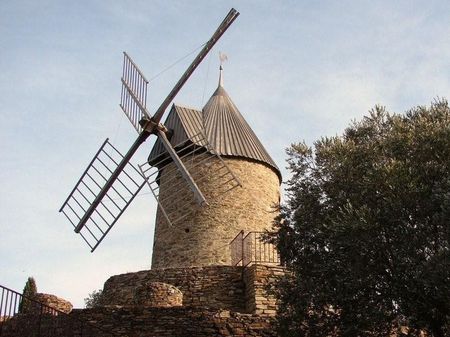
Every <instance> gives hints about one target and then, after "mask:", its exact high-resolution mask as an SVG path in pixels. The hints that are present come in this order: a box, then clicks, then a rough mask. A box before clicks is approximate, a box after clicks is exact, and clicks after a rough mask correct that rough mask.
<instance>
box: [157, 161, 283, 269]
mask: <svg viewBox="0 0 450 337" xmlns="http://www.w3.org/2000/svg"><path fill="white" fill-rule="evenodd" d="M224 161H225V162H226V164H227V165H228V166H229V168H230V169H231V171H232V172H233V173H234V174H235V175H236V176H237V177H238V179H239V180H240V182H241V184H242V187H237V188H235V189H233V190H232V191H230V192H228V193H226V194H224V195H223V197H221V198H219V199H216V200H214V201H212V202H211V203H210V205H209V206H207V207H203V208H198V207H197V208H195V203H194V201H193V197H192V193H191V192H190V191H189V190H188V189H187V187H186V185H185V184H184V183H182V182H181V177H178V178H175V177H174V176H173V175H175V174H176V170H174V169H173V167H172V166H173V163H172V164H170V165H169V166H168V167H167V168H166V169H165V170H163V171H162V174H161V177H160V200H161V201H162V203H163V205H164V207H165V209H166V210H167V211H168V213H173V212H175V213H176V212H179V213H180V215H181V214H184V208H185V207H187V208H194V209H195V211H194V212H193V213H191V214H190V215H189V216H186V217H185V218H183V220H181V221H179V222H178V223H175V224H173V226H169V225H168V223H167V221H166V219H165V217H164V215H163V214H162V212H161V211H160V210H158V212H157V216H156V227H155V240H154V247H153V257H152V269H159V268H178V267H191V266H209V265H229V264H230V263H231V254H230V249H229V243H230V241H231V240H232V239H233V238H234V237H235V236H236V235H237V234H238V233H239V232H240V231H241V230H244V231H245V232H250V231H264V230H266V229H270V228H271V227H272V221H273V219H274V217H275V215H276V213H275V211H274V209H275V208H274V207H275V206H276V205H278V203H279V198H280V192H279V187H280V181H279V178H278V176H277V174H276V173H275V172H274V171H273V169H272V168H269V167H268V166H266V165H264V164H261V163H258V162H254V161H249V160H244V159H236V158H224ZM192 164H195V160H194V162H193V163H192ZM219 165H221V163H220V161H219V160H218V159H214V160H213V161H211V162H209V163H208V165H206V164H205V165H200V166H199V167H198V168H196V170H195V172H193V175H194V174H195V176H196V177H207V179H204V180H203V181H200V182H199V188H200V189H201V190H202V192H203V193H204V194H205V195H212V194H215V193H216V191H215V190H216V189H217V185H218V184H217V181H215V180H214V179H215V178H217V177H215V175H212V176H211V172H214V170H215V168H216V167H218V166H219ZM171 167H172V168H171ZM210 176H211V177H210ZM198 180H200V179H198ZM180 195H181V196H182V200H181V201H180V202H178V203H174V202H173V199H174V197H175V196H177V197H179V196H180Z"/></svg>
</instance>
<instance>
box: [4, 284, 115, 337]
mask: <svg viewBox="0 0 450 337" xmlns="http://www.w3.org/2000/svg"><path fill="white" fill-rule="evenodd" d="M0 336H1V337H68V336H74V337H75V336H77V337H94V336H96V337H97V336H102V337H114V336H115V335H114V334H113V333H111V332H108V331H106V330H104V329H102V328H99V327H97V326H95V325H93V324H91V323H89V322H87V321H83V320H81V319H79V318H76V317H73V316H72V315H69V314H67V313H65V312H63V311H61V310H58V309H55V308H52V307H50V306H48V305H45V304H43V303H40V302H38V301H36V300H34V299H32V298H29V297H26V296H23V295H22V294H20V293H18V292H16V291H14V290H11V289H9V288H7V287H4V286H2V285H0Z"/></svg>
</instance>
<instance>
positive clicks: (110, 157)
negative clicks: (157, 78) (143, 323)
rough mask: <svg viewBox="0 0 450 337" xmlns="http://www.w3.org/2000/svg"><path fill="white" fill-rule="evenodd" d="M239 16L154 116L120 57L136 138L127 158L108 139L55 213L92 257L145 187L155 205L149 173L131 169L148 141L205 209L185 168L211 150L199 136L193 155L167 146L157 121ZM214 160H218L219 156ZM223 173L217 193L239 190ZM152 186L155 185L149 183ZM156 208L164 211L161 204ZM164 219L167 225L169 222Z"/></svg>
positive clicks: (142, 86) (136, 73) (232, 15)
mask: <svg viewBox="0 0 450 337" xmlns="http://www.w3.org/2000/svg"><path fill="white" fill-rule="evenodd" d="M238 15H239V12H237V11H236V10H235V9H231V10H230V12H229V13H228V14H227V16H226V17H225V19H224V20H223V21H222V23H221V24H220V25H219V27H218V28H217V30H216V31H215V32H214V34H213V35H212V37H211V38H210V39H209V40H208V42H207V43H206V44H205V45H204V47H203V48H202V50H201V51H200V52H199V54H198V55H197V56H196V58H195V59H194V60H193V61H192V63H191V64H190V66H189V67H188V68H187V70H186V71H185V72H184V74H183V75H182V76H181V78H180V79H179V80H178V82H177V83H176V84H175V86H174V87H173V89H172V90H171V91H170V93H169V94H168V95H167V97H166V98H165V99H164V101H163V102H162V103H161V105H160V106H159V108H158V109H157V110H156V112H155V113H154V114H153V116H152V115H151V114H150V113H149V111H148V110H147V108H146V100H147V85H148V81H147V80H146V78H145V76H144V75H143V74H142V72H141V71H140V70H139V68H138V67H137V65H136V64H135V63H134V62H133V60H132V59H131V58H130V56H129V55H128V54H127V53H125V52H124V63H123V74H122V79H121V80H122V93H121V101H120V107H121V108H122V110H123V112H124V113H125V115H126V116H127V117H128V119H129V120H130V122H131V124H132V125H133V127H134V128H135V129H136V131H137V132H138V137H137V139H136V140H135V142H134V143H133V145H132V146H131V148H130V149H129V150H128V152H127V153H126V154H125V155H122V154H121V153H120V152H119V150H117V149H116V148H115V147H114V146H113V145H112V144H111V143H110V142H109V139H106V140H105V142H104V143H103V144H102V145H101V147H100V149H99V150H98V151H97V153H96V154H95V156H94V158H93V159H92V161H91V162H90V163H89V165H88V167H87V168H86V170H85V171H84V173H83V174H82V176H81V178H80V179H79V181H78V182H77V184H76V185H75V187H74V188H73V190H72V192H71V193H70V194H69V196H68V197H67V199H66V200H65V202H64V203H63V205H62V207H61V208H60V210H59V211H60V212H62V213H63V214H64V215H65V216H66V218H67V219H68V220H69V222H70V223H71V224H72V226H73V227H74V230H75V232H76V233H78V234H80V235H81V237H82V238H83V239H84V241H85V242H86V243H87V244H88V246H89V247H90V249H91V252H93V251H94V250H95V249H96V248H97V247H98V245H99V244H100V243H101V242H102V240H103V239H104V238H105V236H106V235H107V234H108V232H109V231H110V230H111V228H112V227H113V226H114V224H115V223H116V222H117V220H118V219H119V218H120V216H121V215H122V214H123V212H124V211H125V210H126V208H127V207H128V206H129V205H130V203H131V202H132V201H133V199H134V198H135V197H136V195H137V194H138V193H139V192H140V191H141V189H142V188H143V187H144V185H145V184H148V185H149V186H150V187H151V190H152V192H153V194H154V195H155V197H156V198H157V200H158V194H157V193H155V190H156V189H155V188H154V187H152V186H151V182H150V178H151V177H154V173H150V174H149V173H148V172H149V168H146V167H145V165H146V164H144V165H142V166H140V167H139V169H137V168H136V167H135V166H134V165H132V164H131V163H130V159H131V158H132V157H133V155H134V153H135V152H136V151H137V150H138V148H139V147H140V146H141V145H142V144H143V143H144V142H145V140H146V139H147V138H148V137H149V136H150V135H156V136H157V137H158V139H159V140H160V143H162V145H163V146H164V149H165V150H166V153H167V157H166V159H164V161H165V164H166V163H167V161H168V160H170V161H171V162H173V163H174V164H175V166H176V169H177V173H178V174H179V175H180V176H181V178H182V181H183V182H184V183H185V184H187V186H188V188H189V190H190V191H191V192H192V194H193V198H194V200H195V202H196V204H197V205H198V206H199V207H205V206H207V205H208V200H207V199H208V197H205V195H204V194H203V193H202V191H201V190H200V189H199V187H198V185H197V183H196V180H194V179H193V178H192V175H191V173H190V172H189V171H188V169H187V168H186V165H185V163H184V162H186V158H187V157H188V154H191V153H193V152H195V151H197V150H198V148H199V147H208V146H209V144H208V143H207V140H206V138H205V137H202V135H198V136H196V139H191V143H190V144H191V145H192V144H194V145H193V150H191V149H189V150H187V149H186V146H184V145H185V144H182V146H178V147H177V146H175V147H174V146H173V145H172V144H171V142H170V140H169V137H170V131H169V130H168V129H167V128H166V127H165V126H164V125H163V124H162V123H160V121H161V119H162V117H163V115H164V113H165V111H166V109H167V108H168V106H169V105H170V103H171V102H172V100H173V99H174V97H175V96H176V95H177V93H178V92H179V91H180V89H181V88H182V87H183V85H184V84H185V83H186V81H187V80H188V79H189V77H190V76H191V75H192V73H193V72H194V70H195V69H196V68H197V66H198V65H199V64H200V63H201V62H202V60H203V59H204V58H205V56H206V55H207V54H208V52H209V51H210V50H211V49H212V47H213V46H214V45H215V43H216V42H217V41H218V40H219V38H220V37H221V36H222V35H223V34H224V33H225V31H226V30H227V29H228V28H229V27H230V25H231V24H232V23H233V22H234V20H235V19H236V18H237V17H238ZM210 152H212V153H214V150H213V149H210ZM180 155H181V158H180ZM216 157H219V159H220V156H218V155H216ZM168 158H170V159H168ZM183 159H184V160H183ZM222 162H223V161H222ZM160 164H161V163H160ZM156 167H157V171H159V170H161V169H162V166H161V165H160V166H156ZM224 170H225V174H221V177H225V176H229V177H231V178H230V179H228V180H226V183H225V184H223V185H225V186H227V188H226V189H225V190H224V191H223V192H221V193H225V192H227V191H228V190H230V189H232V188H234V187H236V186H239V185H240V183H239V181H238V180H237V178H236V177H235V176H234V174H233V173H232V172H231V171H230V170H229V168H228V167H227V166H226V165H225V164H224ZM155 181H157V179H154V180H153V181H152V182H155ZM159 207H162V205H161V203H159ZM163 211H164V210H163ZM164 214H165V216H166V217H167V220H168V221H169V222H170V221H171V219H170V216H169V215H168V214H166V213H164ZM179 218H180V217H178V218H177V219H175V221H177V220H178V219H179ZM181 218H182V217H181Z"/></svg>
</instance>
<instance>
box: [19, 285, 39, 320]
mask: <svg viewBox="0 0 450 337" xmlns="http://www.w3.org/2000/svg"><path fill="white" fill-rule="evenodd" d="M36 294H37V287H36V281H35V280H34V278H33V277H31V276H30V277H29V278H28V280H27V282H26V283H25V287H24V288H23V292H22V295H23V298H22V300H21V301H20V303H19V312H20V313H26V312H27V311H28V310H29V309H30V306H31V305H32V302H31V301H30V299H32V298H33V297H34V296H35V295H36Z"/></svg>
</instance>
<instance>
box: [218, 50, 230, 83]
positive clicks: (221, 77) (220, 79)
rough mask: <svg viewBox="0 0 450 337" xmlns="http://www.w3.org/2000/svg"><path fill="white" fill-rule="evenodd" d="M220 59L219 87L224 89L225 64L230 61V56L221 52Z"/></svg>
mask: <svg viewBox="0 0 450 337" xmlns="http://www.w3.org/2000/svg"><path fill="white" fill-rule="evenodd" d="M219 59H220V68H219V70H220V74H219V87H223V74H222V73H223V67H222V65H223V63H224V62H225V61H228V56H227V55H226V54H224V53H222V52H221V51H219Z"/></svg>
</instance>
